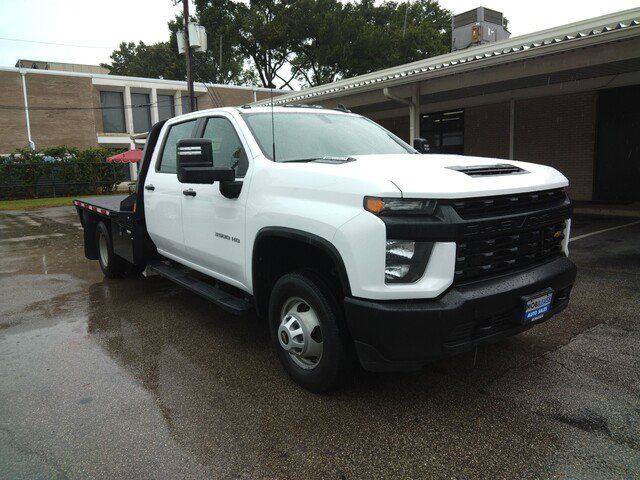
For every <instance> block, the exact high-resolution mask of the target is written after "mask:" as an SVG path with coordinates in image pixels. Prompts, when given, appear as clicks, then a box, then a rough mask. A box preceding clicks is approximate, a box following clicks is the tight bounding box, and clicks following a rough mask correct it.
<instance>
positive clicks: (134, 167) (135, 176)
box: [129, 140, 138, 182]
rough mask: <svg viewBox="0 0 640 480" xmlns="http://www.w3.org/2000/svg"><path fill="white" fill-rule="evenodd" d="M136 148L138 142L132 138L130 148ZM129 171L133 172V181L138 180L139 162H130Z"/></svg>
mask: <svg viewBox="0 0 640 480" xmlns="http://www.w3.org/2000/svg"><path fill="white" fill-rule="evenodd" d="M134 148H136V142H134V141H133V140H131V144H130V145H129V150H133V149H134ZM129 173H130V174H131V180H132V181H134V182H135V181H136V180H138V164H137V163H135V162H131V163H129Z"/></svg>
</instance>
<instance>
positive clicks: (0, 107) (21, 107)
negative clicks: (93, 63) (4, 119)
mask: <svg viewBox="0 0 640 480" xmlns="http://www.w3.org/2000/svg"><path fill="white" fill-rule="evenodd" d="M154 105H159V102H152V103H141V104H139V105H122V106H116V107H51V106H41V107H32V106H29V111H31V110H119V109H124V108H144V107H152V106H154ZM0 110H23V111H24V110H27V109H26V108H25V106H24V105H0Z"/></svg>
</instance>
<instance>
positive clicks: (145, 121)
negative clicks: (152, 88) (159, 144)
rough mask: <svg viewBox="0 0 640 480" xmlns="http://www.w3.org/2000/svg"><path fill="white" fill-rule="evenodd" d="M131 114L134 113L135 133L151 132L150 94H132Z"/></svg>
mask: <svg viewBox="0 0 640 480" xmlns="http://www.w3.org/2000/svg"><path fill="white" fill-rule="evenodd" d="M131 112H132V113H133V132H134V133H142V132H148V131H149V130H151V107H150V105H149V94H148V93H132V94H131Z"/></svg>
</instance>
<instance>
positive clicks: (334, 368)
mask: <svg viewBox="0 0 640 480" xmlns="http://www.w3.org/2000/svg"><path fill="white" fill-rule="evenodd" d="M341 315H342V312H341V309H340V308H339V305H338V303H337V300H336V299H335V297H334V295H332V293H331V289H330V288H329V287H328V286H327V285H326V283H325V281H324V280H323V279H322V278H321V277H320V276H318V275H316V274H314V273H312V272H304V273H289V274H286V275H284V276H283V277H281V278H280V279H279V280H278V281H277V282H276V284H275V286H274V287H273V290H272V292H271V298H270V301H269V325H270V330H271V338H272V341H273V343H274V346H275V348H276V351H277V354H278V358H279V360H280V362H281V363H282V366H283V367H284V369H285V371H286V372H287V373H288V374H289V376H290V377H291V378H292V379H293V380H294V381H295V382H296V383H297V384H298V385H300V386H301V387H303V388H305V389H307V390H309V391H311V392H314V393H323V392H328V391H330V390H334V389H335V388H336V387H338V386H339V385H340V384H341V383H342V381H343V380H344V378H345V376H346V374H347V372H348V370H349V367H350V365H351V362H350V357H349V353H348V352H349V350H348V342H349V339H348V335H347V333H346V332H345V331H344V329H343V328H341V327H340V318H341Z"/></svg>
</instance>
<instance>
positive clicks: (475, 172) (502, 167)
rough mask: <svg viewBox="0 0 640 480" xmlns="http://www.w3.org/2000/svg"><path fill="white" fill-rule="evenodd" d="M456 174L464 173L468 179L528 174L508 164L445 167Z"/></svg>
mask: <svg viewBox="0 0 640 480" xmlns="http://www.w3.org/2000/svg"><path fill="white" fill-rule="evenodd" d="M446 168H448V169H450V170H455V171H456V172H460V173H466V174H467V175H469V176H470V177H489V176H492V175H513V174H520V173H529V172H527V171H526V170H524V169H522V168H520V167H516V166H515V165H509V164H508V163H498V164H496V165H472V166H460V167H446Z"/></svg>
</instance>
